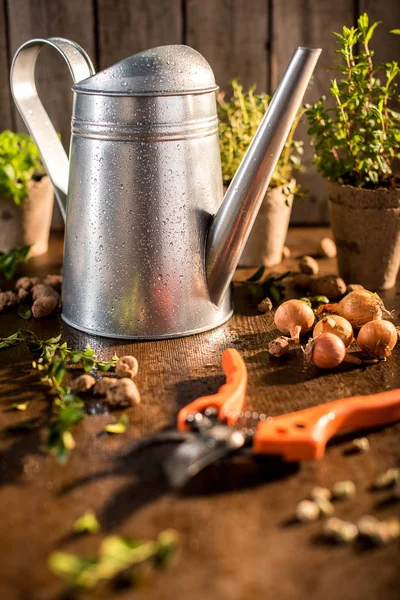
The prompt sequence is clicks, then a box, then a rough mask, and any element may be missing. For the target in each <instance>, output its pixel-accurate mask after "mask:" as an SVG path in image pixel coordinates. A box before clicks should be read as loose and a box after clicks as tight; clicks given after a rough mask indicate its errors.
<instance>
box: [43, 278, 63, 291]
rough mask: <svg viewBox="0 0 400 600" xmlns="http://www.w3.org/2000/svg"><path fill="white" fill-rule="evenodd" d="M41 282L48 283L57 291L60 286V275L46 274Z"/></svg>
mask: <svg viewBox="0 0 400 600" xmlns="http://www.w3.org/2000/svg"><path fill="white" fill-rule="evenodd" d="M43 283H44V285H49V286H50V287H52V288H55V289H56V290H57V291H60V290H61V286H62V275H46V277H45V278H44V279H43Z"/></svg>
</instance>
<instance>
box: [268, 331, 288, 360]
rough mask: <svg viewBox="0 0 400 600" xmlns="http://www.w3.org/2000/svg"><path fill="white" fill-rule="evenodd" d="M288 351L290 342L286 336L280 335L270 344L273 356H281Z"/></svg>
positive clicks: (269, 349)
mask: <svg viewBox="0 0 400 600" xmlns="http://www.w3.org/2000/svg"><path fill="white" fill-rule="evenodd" d="M288 351H289V342H288V340H287V338H285V337H284V336H281V337H278V338H276V340H272V342H270V343H269V344H268V352H269V353H270V354H272V356H276V357H278V358H279V357H280V356H282V355H283V354H286V352H288Z"/></svg>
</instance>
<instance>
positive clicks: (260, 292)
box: [236, 267, 291, 304]
mask: <svg viewBox="0 0 400 600" xmlns="http://www.w3.org/2000/svg"><path fill="white" fill-rule="evenodd" d="M265 270H266V268H265V267H260V268H259V269H257V271H256V272H255V273H253V275H252V276H251V277H249V278H248V279H246V280H245V281H237V282H236V283H237V284H238V285H241V286H244V287H246V289H247V291H248V292H249V294H250V295H252V296H254V297H257V298H259V297H261V296H262V298H270V299H271V300H272V302H273V303H274V304H279V302H280V301H281V300H282V298H283V297H284V291H285V286H284V285H282V283H281V282H282V281H283V280H284V279H286V277H288V276H289V275H290V274H291V273H290V271H287V272H286V273H282V275H276V274H275V275H272V274H270V275H266V276H265V277H264V274H265Z"/></svg>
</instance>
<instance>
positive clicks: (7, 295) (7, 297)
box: [0, 290, 18, 312]
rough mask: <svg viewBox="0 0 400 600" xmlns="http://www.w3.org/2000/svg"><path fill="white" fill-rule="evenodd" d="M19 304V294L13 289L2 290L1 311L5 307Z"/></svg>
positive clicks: (0, 295)
mask: <svg viewBox="0 0 400 600" xmlns="http://www.w3.org/2000/svg"><path fill="white" fill-rule="evenodd" d="M17 304H18V296H17V294H15V292H12V291H11V290H9V291H7V292H0V312H2V311H3V310H4V309H5V308H11V307H13V306H16V305H17Z"/></svg>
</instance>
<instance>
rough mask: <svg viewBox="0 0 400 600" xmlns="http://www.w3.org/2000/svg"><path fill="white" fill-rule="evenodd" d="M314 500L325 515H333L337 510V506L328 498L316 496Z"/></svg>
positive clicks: (322, 514)
mask: <svg viewBox="0 0 400 600" xmlns="http://www.w3.org/2000/svg"><path fill="white" fill-rule="evenodd" d="M314 502H315V503H316V505H317V506H318V508H319V512H320V514H321V516H323V517H331V516H332V515H333V513H334V512H335V507H334V505H333V504H332V502H330V501H329V500H327V499H326V498H315V500H314Z"/></svg>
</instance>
